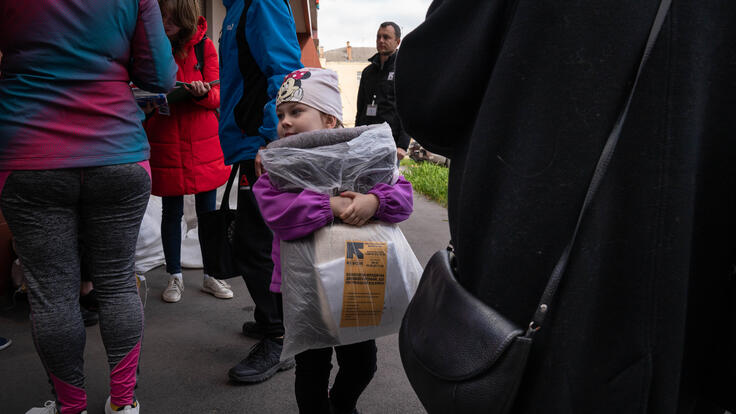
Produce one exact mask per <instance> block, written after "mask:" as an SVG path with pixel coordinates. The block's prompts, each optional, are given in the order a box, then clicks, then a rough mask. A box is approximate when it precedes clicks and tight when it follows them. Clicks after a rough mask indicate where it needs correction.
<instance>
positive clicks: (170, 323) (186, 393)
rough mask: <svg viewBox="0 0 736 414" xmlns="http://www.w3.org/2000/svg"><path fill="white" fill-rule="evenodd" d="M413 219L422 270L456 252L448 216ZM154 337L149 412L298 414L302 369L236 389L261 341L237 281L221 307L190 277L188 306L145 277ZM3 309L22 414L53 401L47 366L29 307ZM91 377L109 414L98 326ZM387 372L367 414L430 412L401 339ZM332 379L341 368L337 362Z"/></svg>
mask: <svg viewBox="0 0 736 414" xmlns="http://www.w3.org/2000/svg"><path fill="white" fill-rule="evenodd" d="M414 203H415V205H414V213H413V214H412V216H411V217H410V218H409V219H408V220H407V221H406V222H404V223H402V224H401V225H400V227H401V228H402V230H403V232H404V234H405V236H406V238H407V240H408V241H409V243H410V244H411V246H412V248H413V249H414V253H415V254H416V256H417V258H418V259H419V261H420V263H421V264H422V265H425V264H426V263H427V261H428V260H429V258H430V257H431V255H432V254H433V253H434V252H435V251H437V250H438V249H441V248H443V247H444V246H446V245H447V242H448V240H449V228H448V222H447V211H446V210H445V209H444V208H443V207H441V206H439V205H437V204H435V203H433V202H431V201H428V200H427V199H425V198H424V197H422V196H421V195H415V200H414ZM145 276H146V285H145V286H144V287H145V289H144V293H143V296H144V298H145V318H146V320H145V324H146V327H145V334H144V335H145V336H144V340H143V348H142V354H141V361H140V376H139V381H138V389H137V390H136V396H137V398H138V399H139V401H140V404H141V413H164V414H165V413H296V412H297V407H296V400H295V398H294V370H293V369H292V370H289V371H285V372H281V373H278V374H276V375H275V376H274V377H272V378H271V379H269V380H268V381H265V382H263V383H260V384H254V385H238V384H233V383H231V382H229V380H228V377H227V371H228V369H229V368H230V367H232V366H233V365H235V364H236V363H237V362H238V361H240V360H241V359H242V358H244V357H245V356H246V355H247V354H248V350H249V349H250V347H251V346H253V345H254V344H255V343H256V341H255V340H252V339H249V338H246V337H244V336H243V335H242V332H241V326H242V324H243V322H244V321H246V320H252V318H253V301H252V300H251V298H250V296H249V295H248V291H247V289H246V287H245V283H244V282H243V280H242V278H237V279H231V280H230V283H231V285H232V286H233V291H234V293H235V298H233V299H230V300H220V299H216V298H214V297H213V296H211V295H208V294H205V293H202V292H200V290H199V288H200V286H201V283H202V271H201V270H200V269H190V270H185V271H184V282H185V291H184V295H183V299H182V301H181V302H179V303H175V304H169V303H165V302H163V301H162V300H161V292H162V291H163V289H164V287H165V286H166V283H167V281H168V276H167V274H166V272H165V270H164V269H163V267H158V268H156V269H154V270H152V271H150V272H148V273H146V275H145ZM9 305H10V302H8V301H5V300H4V299H3V300H2V301H0V308H2V309H3V310H1V311H0V336H5V337H9V338H11V339H12V340H13V344H12V345H11V346H10V347H9V348H7V349H5V350H3V351H0V412H2V413H6V414H16V413H20V414H23V413H25V412H26V410H28V409H29V408H30V407H34V406H41V405H43V403H44V401H46V400H50V399H52V394H51V387H50V385H49V383H48V382H47V377H46V375H45V373H44V369H43V366H42V365H41V362H40V360H39V358H38V356H37V354H36V351H35V348H34V346H33V341H32V339H31V333H30V323H29V320H28V304H27V303H26V302H25V301H23V300H19V301H17V302H16V303H15V306H13V307H12V309H7V307H8V306H9ZM86 333H87V347H86V350H85V372H86V375H87V393H88V410H89V414H101V413H103V405H104V402H105V400H106V399H107V396H108V394H109V388H108V370H109V368H108V365H107V361H106V357H105V352H104V347H103V344H102V341H101V339H100V334H99V329H98V327H97V326H94V327H90V328H87V330H86ZM377 343H378V371H377V372H376V376H375V377H374V379H373V381H372V382H371V384H370V385H369V386H368V388H367V389H366V390H365V392H364V393H363V395H362V396H361V398H360V400H359V401H358V409H359V410H360V412H361V413H363V414H374V413H375V414H378V413H423V412H424V410H423V408H422V406H421V404H420V403H419V400H418V399H417V397H416V395H415V394H414V391H413V390H412V389H411V386H410V385H409V381H408V380H407V379H406V375H405V374H404V371H403V368H402V366H401V359H400V357H399V350H398V340H397V335H391V336H388V337H383V338H379V339H378V341H377ZM333 366H334V367H335V368H333V376H334V372H335V371H336V370H337V369H336V367H337V363H336V361H334V360H333Z"/></svg>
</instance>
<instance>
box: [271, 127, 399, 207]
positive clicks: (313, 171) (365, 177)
mask: <svg viewBox="0 0 736 414" xmlns="http://www.w3.org/2000/svg"><path fill="white" fill-rule="evenodd" d="M325 143H327V145H324V144H325ZM260 154H261V161H262V162H263V166H264V168H265V169H266V171H268V177H269V179H270V180H271V184H273V185H274V187H276V188H278V189H279V190H281V191H288V192H298V191H301V190H303V189H308V190H312V191H316V192H319V193H323V194H330V195H337V194H339V193H340V192H343V191H357V192H359V193H366V192H368V191H369V190H370V189H371V188H373V186H375V185H376V184H378V183H388V184H393V183H395V182H396V179H397V178H398V169H397V168H396V144H395V142H394V139H393V135H392V134H391V127H390V126H389V125H388V124H385V123H384V124H381V125H371V126H366V127H360V128H346V129H332V130H320V131H314V132H309V133H304V134H299V135H295V136H292V137H289V138H284V139H280V140H278V141H275V142H274V143H273V144H271V145H269V147H268V149H266V150H265V151H261V152H260Z"/></svg>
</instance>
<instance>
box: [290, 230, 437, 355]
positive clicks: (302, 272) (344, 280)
mask: <svg viewBox="0 0 736 414" xmlns="http://www.w3.org/2000/svg"><path fill="white" fill-rule="evenodd" d="M281 257H282V260H281V266H282V270H281V272H282V278H283V280H282V285H281V290H282V293H283V295H284V297H283V304H284V328H285V331H286V333H285V335H284V348H283V351H282V353H281V358H282V359H286V358H289V357H292V356H294V355H296V354H298V353H300V352H303V351H305V350H308V349H315V348H324V347H329V346H335V345H347V344H352V343H356V342H361V341H366V340H368V339H374V338H378V337H381V336H385V335H390V334H393V333H396V332H398V331H399V327H400V326H401V320H402V318H403V316H404V312H405V311H406V308H407V306H408V305H409V301H410V300H411V298H412V296H413V295H414V292H415V291H416V288H417V285H418V283H419V278H420V277H421V274H422V266H421V265H420V264H419V261H418V260H417V258H416V256H415V255H414V252H413V251H412V249H411V247H410V246H409V243H408V242H407V241H406V238H404V234H403V233H402V232H401V230H400V229H399V227H398V226H397V225H395V224H387V223H381V222H373V223H369V224H366V225H364V226H362V227H355V226H350V225H346V224H334V225H332V226H328V227H324V228H322V229H320V230H318V231H316V232H315V233H313V234H312V235H311V236H309V237H305V238H303V239H299V240H295V241H282V242H281Z"/></svg>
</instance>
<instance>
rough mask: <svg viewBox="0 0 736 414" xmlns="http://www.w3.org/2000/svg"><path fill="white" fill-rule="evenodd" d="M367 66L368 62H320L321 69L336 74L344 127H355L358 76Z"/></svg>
mask: <svg viewBox="0 0 736 414" xmlns="http://www.w3.org/2000/svg"><path fill="white" fill-rule="evenodd" d="M366 66H368V62H327V61H325V60H324V59H323V60H322V67H324V68H327V69H331V70H334V71H335V72H337V80H338V83H339V85H340V95H341V97H342V118H343V124H345V126H346V127H353V126H355V114H356V110H357V105H358V86H360V79H359V75H360V73H362V72H363V69H365V67H366Z"/></svg>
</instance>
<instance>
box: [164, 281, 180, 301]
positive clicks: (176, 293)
mask: <svg viewBox="0 0 736 414" xmlns="http://www.w3.org/2000/svg"><path fill="white" fill-rule="evenodd" d="M183 292H184V284H183V283H182V282H181V280H179V278H178V277H172V278H171V279H169V284H168V286H166V289H164V293H163V294H162V295H161V299H163V300H164V301H166V302H169V303H176V302H178V301H180V300H181V294H182V293H183Z"/></svg>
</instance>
